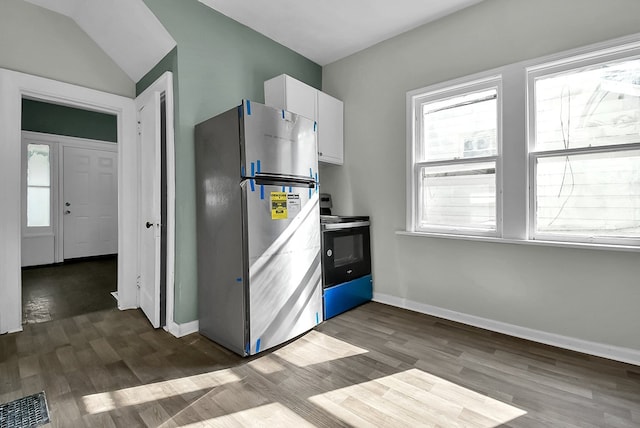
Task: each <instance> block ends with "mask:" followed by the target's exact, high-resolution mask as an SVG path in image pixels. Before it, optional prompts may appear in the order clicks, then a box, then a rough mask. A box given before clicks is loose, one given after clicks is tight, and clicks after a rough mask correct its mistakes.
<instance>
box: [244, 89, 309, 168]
mask: <svg viewBox="0 0 640 428" xmlns="http://www.w3.org/2000/svg"><path fill="white" fill-rule="evenodd" d="M241 108H242V111H243V125H242V126H241V129H240V132H241V141H242V151H243V168H242V170H243V176H244V177H256V176H259V175H262V176H285V177H303V178H306V179H310V178H311V179H316V180H317V172H318V153H317V152H318V150H317V146H316V135H317V133H316V125H315V122H313V121H312V120H310V119H307V118H306V117H303V116H299V115H297V114H294V113H290V112H288V111H285V110H279V109H275V108H273V107H269V106H265V105H263V104H259V103H255V102H253V101H248V100H245V101H243V104H242V106H241Z"/></svg>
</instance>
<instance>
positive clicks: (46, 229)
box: [22, 139, 58, 237]
mask: <svg viewBox="0 0 640 428" xmlns="http://www.w3.org/2000/svg"><path fill="white" fill-rule="evenodd" d="M30 144H34V145H40V146H49V226H28V225H27V189H28V187H29V186H28V183H27V169H28V159H27V151H28V147H29V145H30ZM57 176H58V153H57V147H56V146H55V145H54V144H51V143H50V142H46V141H37V140H31V139H23V143H22V236H25V237H36V236H53V235H54V229H55V224H56V218H55V217H56V216H55V213H56V205H57V198H56V192H57V182H55V180H56V177H57Z"/></svg>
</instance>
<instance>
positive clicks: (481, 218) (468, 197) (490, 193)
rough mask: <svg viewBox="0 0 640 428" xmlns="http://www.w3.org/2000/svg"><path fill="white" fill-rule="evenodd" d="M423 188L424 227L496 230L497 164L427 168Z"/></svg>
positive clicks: (421, 208) (422, 178) (421, 224)
mask: <svg viewBox="0 0 640 428" xmlns="http://www.w3.org/2000/svg"><path fill="white" fill-rule="evenodd" d="M420 185H421V194H422V204H421V207H420V213H419V215H418V218H419V224H420V226H421V227H422V228H425V227H426V228H428V227H429V226H446V227H458V228H472V229H483V230H495V229H496V164H495V162H482V163H474V164H466V165H455V166H453V165H447V166H434V167H424V168H422V171H421V181H420Z"/></svg>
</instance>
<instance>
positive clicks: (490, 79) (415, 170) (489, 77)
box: [407, 72, 502, 238]
mask: <svg viewBox="0 0 640 428" xmlns="http://www.w3.org/2000/svg"><path fill="white" fill-rule="evenodd" d="M489 89H495V90H496V104H497V106H496V108H497V112H496V115H497V123H496V143H497V154H496V155H494V156H483V157H477V158H464V159H451V160H437V161H418V160H417V159H418V158H419V156H418V155H419V153H420V151H421V150H422V149H423V146H424V144H423V142H422V141H421V136H422V135H423V132H422V125H423V121H422V113H421V112H422V108H421V107H422V105H423V104H425V103H431V102H434V101H441V100H446V99H449V98H454V97H458V96H461V95H465V94H473V93H476V92H481V91H483V90H489ZM407 112H408V113H409V114H407V120H408V123H407V129H408V138H407V142H408V144H407V163H408V165H407V230H408V231H410V232H422V233H425V232H426V233H433V234H445V235H455V236H485V237H494V238H495V237H500V236H502V76H501V75H500V74H495V73H491V72H490V73H482V74H479V75H474V76H469V77H467V78H463V79H456V80H452V81H448V82H443V83H440V84H437V85H431V86H427V87H425V88H421V89H416V90H414V91H411V92H408V93H407ZM482 162H495V168H496V173H495V177H496V178H495V179H496V227H495V229H493V230H486V229H475V228H468V227H456V226H440V225H429V226H427V227H420V225H419V224H418V223H419V222H418V211H419V209H420V204H421V195H420V193H421V192H420V186H419V181H420V171H421V170H422V168H423V167H428V166H432V167H433V166H443V165H450V166H457V165H466V164H472V163H482Z"/></svg>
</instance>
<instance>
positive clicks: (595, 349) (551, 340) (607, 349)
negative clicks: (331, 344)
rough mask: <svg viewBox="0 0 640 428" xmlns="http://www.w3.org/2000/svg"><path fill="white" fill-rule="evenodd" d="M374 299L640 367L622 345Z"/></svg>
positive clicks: (638, 355)
mask: <svg viewBox="0 0 640 428" xmlns="http://www.w3.org/2000/svg"><path fill="white" fill-rule="evenodd" d="M373 300H374V301H375V302H379V303H385V304H387V305H391V306H396V307H399V308H403V309H408V310H411V311H414V312H420V313H423V314H427V315H433V316H436V317H439V318H444V319H447V320H450V321H456V322H459V323H462V324H467V325H471V326H474V327H479V328H483V329H486V330H491V331H495V332H498V333H503V334H508V335H510V336H515V337H519V338H521V339H527V340H531V341H534V342H539V343H544V344H547V345H552V346H557V347H559V348H564V349H569V350H572V351H577V352H582V353H585V354H590V355H594V356H597V357H603V358H609V359H611V360H616V361H621V362H623V363H629V364H634V365H636V366H640V350H637V349H631V348H622V347H619V346H613V345H607V344H604V343H598V342H590V341H587V340H582V339H576V338H574V337H568V336H561V335H559V334H555V333H548V332H545V331H540V330H534V329H531V328H527V327H519V326H517V325H513V324H507V323H504V322H500V321H494V320H491V319H487V318H481V317H477V316H475V315H469V314H464V313H461V312H455V311H451V310H449V309H443V308H439V307H437V306H431V305H427V304H424V303H419V302H414V301H412V300H408V299H404V298H401V297H395V296H390V295H387V294H381V293H373Z"/></svg>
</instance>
